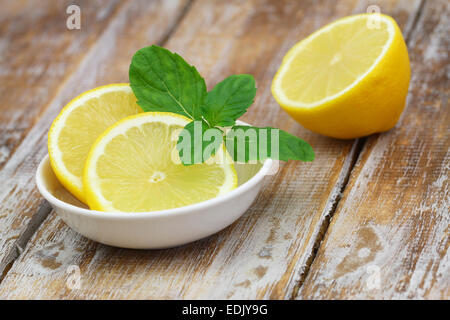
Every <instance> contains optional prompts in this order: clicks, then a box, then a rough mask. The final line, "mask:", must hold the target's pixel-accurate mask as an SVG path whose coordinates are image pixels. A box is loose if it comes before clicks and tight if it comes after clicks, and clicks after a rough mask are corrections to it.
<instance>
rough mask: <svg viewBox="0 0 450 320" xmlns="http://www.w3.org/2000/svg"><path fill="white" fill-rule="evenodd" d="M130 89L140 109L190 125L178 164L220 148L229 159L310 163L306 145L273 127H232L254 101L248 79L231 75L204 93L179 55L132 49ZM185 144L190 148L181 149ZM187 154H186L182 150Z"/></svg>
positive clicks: (201, 81)
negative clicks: (185, 119)
mask: <svg viewBox="0 0 450 320" xmlns="http://www.w3.org/2000/svg"><path fill="white" fill-rule="evenodd" d="M129 77H130V85H131V88H132V89H133V92H134V94H135V95H136V97H137V99H138V101H137V103H138V104H139V106H141V108H142V109H143V110H144V111H162V112H174V113H177V114H181V115H184V116H186V117H188V118H190V119H192V122H190V123H189V124H187V125H186V126H185V128H184V130H183V131H182V132H181V134H180V136H179V139H178V144H177V148H178V150H179V153H180V159H181V161H182V163H183V164H185V165H190V164H194V163H202V162H204V161H206V160H207V159H208V158H209V157H210V156H211V155H213V154H215V152H217V150H218V148H219V147H220V146H221V145H222V142H223V141H224V142H225V146H226V148H227V150H228V152H229V153H230V155H231V156H232V158H233V159H234V160H235V161H239V162H248V161H252V160H265V159H267V158H272V159H277V160H284V161H288V160H301V161H312V160H314V151H313V149H312V147H311V146H310V145H309V144H308V143H307V142H305V141H303V140H302V139H300V138H298V137H296V136H294V135H292V134H290V133H287V132H285V131H283V130H280V129H276V128H270V127H265V128H258V127H253V126H236V125H235V123H236V120H237V119H238V118H239V117H241V116H242V115H243V114H244V113H245V112H246V111H247V109H248V107H250V105H251V104H252V103H253V101H254V99H255V94H256V87H255V80H254V78H253V76H251V75H248V74H240V75H232V76H230V77H228V78H226V79H225V80H223V81H221V82H219V83H218V84H217V85H216V86H215V87H214V88H213V89H212V90H211V91H209V92H207V90H206V84H205V80H204V79H203V78H202V77H201V75H200V74H199V73H198V71H197V70H196V69H195V67H194V66H191V65H189V64H188V63H187V62H186V61H185V60H184V59H183V58H182V57H180V56H179V55H178V54H176V53H172V52H170V51H169V50H167V49H164V48H162V47H159V46H155V45H153V46H150V47H145V48H142V49H140V50H138V51H137V52H136V53H135V55H134V56H133V59H132V61H131V65H130V70H129ZM187 145H190V146H193V147H192V148H188V149H187V148H186V146H187ZM186 150H187V151H186Z"/></svg>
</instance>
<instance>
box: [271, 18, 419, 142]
mask: <svg viewBox="0 0 450 320" xmlns="http://www.w3.org/2000/svg"><path fill="white" fill-rule="evenodd" d="M410 73H411V72H410V66H409V58H408V51H407V48H406V45H405V41H404V40H403V36H402V34H401V31H400V29H399V27H398V26H397V23H396V22H395V21H394V20H393V19H392V18H391V17H389V16H386V15H382V14H360V15H354V16H349V17H346V18H342V19H339V20H337V21H335V22H333V23H331V24H329V25H327V26H325V27H323V28H321V29H320V30H318V31H316V32H314V33H313V34H311V35H310V36H309V37H307V38H306V39H304V40H302V41H300V42H299V43H297V44H296V45H295V46H294V47H292V48H291V49H290V50H289V52H288V53H287V54H286V56H285V57H284V58H283V62H282V64H281V66H280V68H279V69H278V72H277V74H276V75H275V77H274V79H273V82H272V94H273V96H274V97H275V99H276V100H277V102H278V103H279V104H280V105H281V107H282V108H283V109H284V110H285V111H287V113H288V114H290V115H291V116H292V117H293V118H294V119H295V120H297V121H298V122H299V123H300V124H302V125H303V126H304V127H306V128H308V129H310V130H312V131H314V132H317V133H320V134H323V135H326V136H330V137H335V138H342V139H348V138H356V137H361V136H366V135H369V134H372V133H375V132H382V131H386V130H389V129H391V128H392V127H393V126H394V125H395V124H396V122H397V121H398V119H399V117H400V114H401V113H402V111H403V109H404V106H405V100H406V95H407V92H408V86H409V80H410Z"/></svg>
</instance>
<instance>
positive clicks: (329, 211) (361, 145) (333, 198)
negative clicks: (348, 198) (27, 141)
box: [0, 0, 425, 299]
mask: <svg viewBox="0 0 450 320" xmlns="http://www.w3.org/2000/svg"><path fill="white" fill-rule="evenodd" d="M194 1H195V0H190V1H188V2H187V4H186V5H185V7H184V8H183V9H182V10H181V12H180V14H179V16H178V17H177V19H176V22H175V23H174V24H173V26H172V27H171V28H169V29H168V31H167V32H166V34H165V35H163V36H162V38H161V39H160V41H158V44H159V45H164V44H165V43H166V42H167V41H168V40H169V39H170V37H171V35H172V34H173V33H174V32H175V31H176V30H177V28H178V26H179V24H180V22H181V21H182V20H183V18H184V17H185V15H186V14H187V13H188V12H189V10H190V8H191V6H192V3H193V2H194ZM424 4H425V0H421V2H420V4H419V6H418V9H417V10H416V12H415V13H414V18H413V20H412V23H411V24H410V27H409V30H408V31H407V34H406V36H405V41H406V43H407V44H409V41H410V39H411V34H412V33H413V31H414V30H415V27H416V25H417V22H418V20H419V18H420V14H421V11H422V9H423V6H424ZM122 10H123V6H122V7H121V8H119V10H118V12H119V11H122ZM116 16H117V14H116ZM116 16H114V17H112V18H111V22H109V24H108V26H107V27H106V28H105V31H103V32H102V34H104V33H105V32H106V30H107V29H108V28H109V26H110V24H111V23H113V21H114V18H116ZM100 37H101V35H100ZM100 37H99V38H100ZM95 47H96V45H95V44H94V45H93V47H92V48H91V49H90V50H95ZM86 56H87V57H89V55H86ZM83 60H85V59H83ZM82 62H83V61H82ZM82 62H80V63H82ZM365 145H366V138H360V139H356V140H355V141H354V143H353V145H352V148H351V151H350V153H349V154H348V155H347V157H346V159H345V163H344V166H343V168H342V170H341V172H340V175H339V178H338V181H337V183H336V185H335V186H334V188H333V191H332V192H331V194H330V198H329V199H328V201H327V205H326V209H325V213H324V216H325V219H324V220H323V221H322V223H321V224H320V226H319V228H318V229H319V231H318V232H317V238H316V239H315V241H314V244H313V247H312V249H311V252H310V253H309V257H308V259H307V261H306V263H305V266H304V267H303V268H302V270H301V274H300V275H299V280H297V284H296V285H295V287H294V288H293V291H292V293H291V294H290V297H289V298H290V299H294V298H295V297H296V296H297V293H298V291H299V289H300V288H301V286H302V284H303V282H304V280H305V278H306V276H307V275H308V272H309V269H310V266H311V265H312V263H313V261H314V259H315V257H316V253H317V250H318V249H319V247H320V245H321V243H322V241H323V239H324V237H325V234H326V233H327V230H328V226H329V224H330V221H331V219H332V217H333V215H334V213H335V212H336V209H337V207H338V205H339V202H340V200H341V197H342V193H343V192H344V191H345V189H346V186H347V185H348V182H349V180H350V179H351V176H352V171H353V169H354V167H355V165H356V164H357V163H358V161H359V160H360V158H361V154H362V153H363V152H364V149H365ZM41 211H42V212H41ZM39 212H41V213H40V214H39ZM50 212H51V207H50V206H49V204H48V203H47V202H46V201H45V200H44V201H43V203H42V204H41V205H40V208H39V210H38V212H37V213H36V214H35V215H33V217H32V219H31V221H30V222H29V224H28V226H27V228H26V230H25V232H24V233H23V234H21V236H20V237H19V239H18V240H17V241H16V244H15V246H14V247H13V249H12V250H11V252H10V253H9V254H8V256H7V258H9V261H10V262H9V263H8V264H7V265H3V264H0V272H2V271H3V274H2V275H1V276H0V283H1V281H2V280H3V278H4V277H5V276H6V274H7V273H8V271H9V269H10V268H11V266H12V265H13V263H14V261H15V260H16V259H17V258H18V257H19V256H20V254H21V250H23V249H22V248H24V247H25V245H26V244H27V242H28V240H29V239H30V238H31V236H32V235H33V234H34V233H35V231H36V230H37V229H38V228H39V226H40V224H41V223H42V222H43V221H44V220H45V218H46V217H47V215H48V214H49V213H50ZM40 216H41V217H40ZM5 260H6V259H5Z"/></svg>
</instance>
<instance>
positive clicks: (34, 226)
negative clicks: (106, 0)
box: [0, 0, 195, 283]
mask: <svg viewBox="0 0 450 320" xmlns="http://www.w3.org/2000/svg"><path fill="white" fill-rule="evenodd" d="M194 1H195V0H187V2H186V4H185V6H184V7H183V9H182V10H180V13H179V14H178V16H177V18H176V19H175V22H174V24H173V25H172V26H171V27H170V28H168V30H167V32H166V33H165V34H163V35H162V37H161V39H160V40H158V41H157V42H156V43H157V44H158V45H160V46H163V45H164V44H165V43H166V42H167V41H168V40H169V39H170V37H171V35H172V34H173V33H174V32H175V31H176V30H177V28H178V26H179V25H180V23H181V21H182V20H183V19H184V17H185V16H186V14H187V13H188V12H189V10H190V8H191V7H192V4H193V3H194ZM127 5H128V6H129V5H130V2H128V3H127V2H122V3H121V4H120V7H119V8H118V9H117V10H116V13H115V14H114V15H113V16H112V17H111V18H110V21H109V22H108V24H107V25H106V27H105V28H104V30H103V31H102V32H101V34H100V35H99V37H98V39H101V38H102V36H103V35H104V34H106V33H107V32H108V29H109V28H111V25H112V24H113V23H114V21H115V20H116V19H117V17H118V16H119V15H120V13H121V12H123V11H125V8H126V6H127ZM98 39H97V40H98ZM97 43H98V41H97ZM97 43H95V44H93V45H92V46H91V48H89V50H87V51H86V53H85V58H83V59H82V60H81V61H80V62H79V63H78V65H81V64H83V63H85V60H87V59H89V57H91V55H90V54H89V52H94V51H96V50H97V46H98V44H97ZM75 72H76V69H75V71H73V72H72V74H70V75H69V76H68V77H67V78H66V79H68V80H66V81H64V83H63V84H62V85H61V86H60V89H59V90H58V92H59V91H61V90H62V87H64V86H66V84H67V83H70V81H69V79H70V78H72V76H73V74H74V73H75ZM54 99H55V98H53V99H52V100H50V101H49V102H48V103H47V106H48V105H50V104H51V103H52V101H53V100H54ZM45 110H46V108H44V109H43V110H42V111H41V112H40V114H39V115H38V116H37V117H36V119H35V121H34V123H36V122H37V120H38V119H39V118H40V117H41V115H42V114H44V112H45ZM31 127H32V126H30V128H29V129H31ZM28 131H29V130H28ZM11 155H12V154H11ZM50 212H52V207H51V205H50V204H49V202H48V201H47V200H45V199H44V200H43V201H42V203H41V204H40V205H39V208H38V210H37V211H36V213H35V214H33V216H32V217H31V219H30V221H29V222H28V224H27V226H26V228H25V230H24V231H23V232H22V233H21V234H20V236H19V237H18V238H17V240H16V241H15V243H14V245H13V246H12V247H11V249H10V251H9V252H8V253H7V254H6V255H5V258H4V259H3V261H1V262H0V283H1V282H2V281H3V279H4V278H5V277H6V276H7V274H8V272H9V270H10V269H11V268H12V266H13V264H14V262H15V261H16V260H17V259H18V258H19V257H20V255H21V254H22V252H23V250H24V249H25V247H26V245H27V243H28V241H29V240H30V239H31V237H32V236H33V235H34V233H35V232H36V231H37V230H38V229H39V227H40V225H41V224H42V223H43V222H44V220H45V219H46V218H47V216H48V215H49V214H50Z"/></svg>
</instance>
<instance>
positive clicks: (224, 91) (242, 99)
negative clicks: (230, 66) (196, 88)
mask: <svg viewBox="0 0 450 320" xmlns="http://www.w3.org/2000/svg"><path fill="white" fill-rule="evenodd" d="M255 94H256V87H255V79H254V78H253V76H251V75H248V74H239V75H233V76H230V77H228V78H226V79H225V80H223V81H222V82H219V83H218V84H217V85H216V86H215V87H214V88H213V89H212V90H211V91H210V92H208V95H207V96H206V100H205V104H204V105H203V106H202V112H203V117H204V118H205V119H206V120H207V121H208V123H209V125H210V126H211V127H215V126H221V127H228V126H232V125H234V123H235V120H236V119H238V118H239V117H240V116H242V115H243V114H244V113H245V112H246V111H247V108H248V107H249V106H250V105H251V104H252V103H253V100H254V98H255Z"/></svg>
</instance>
